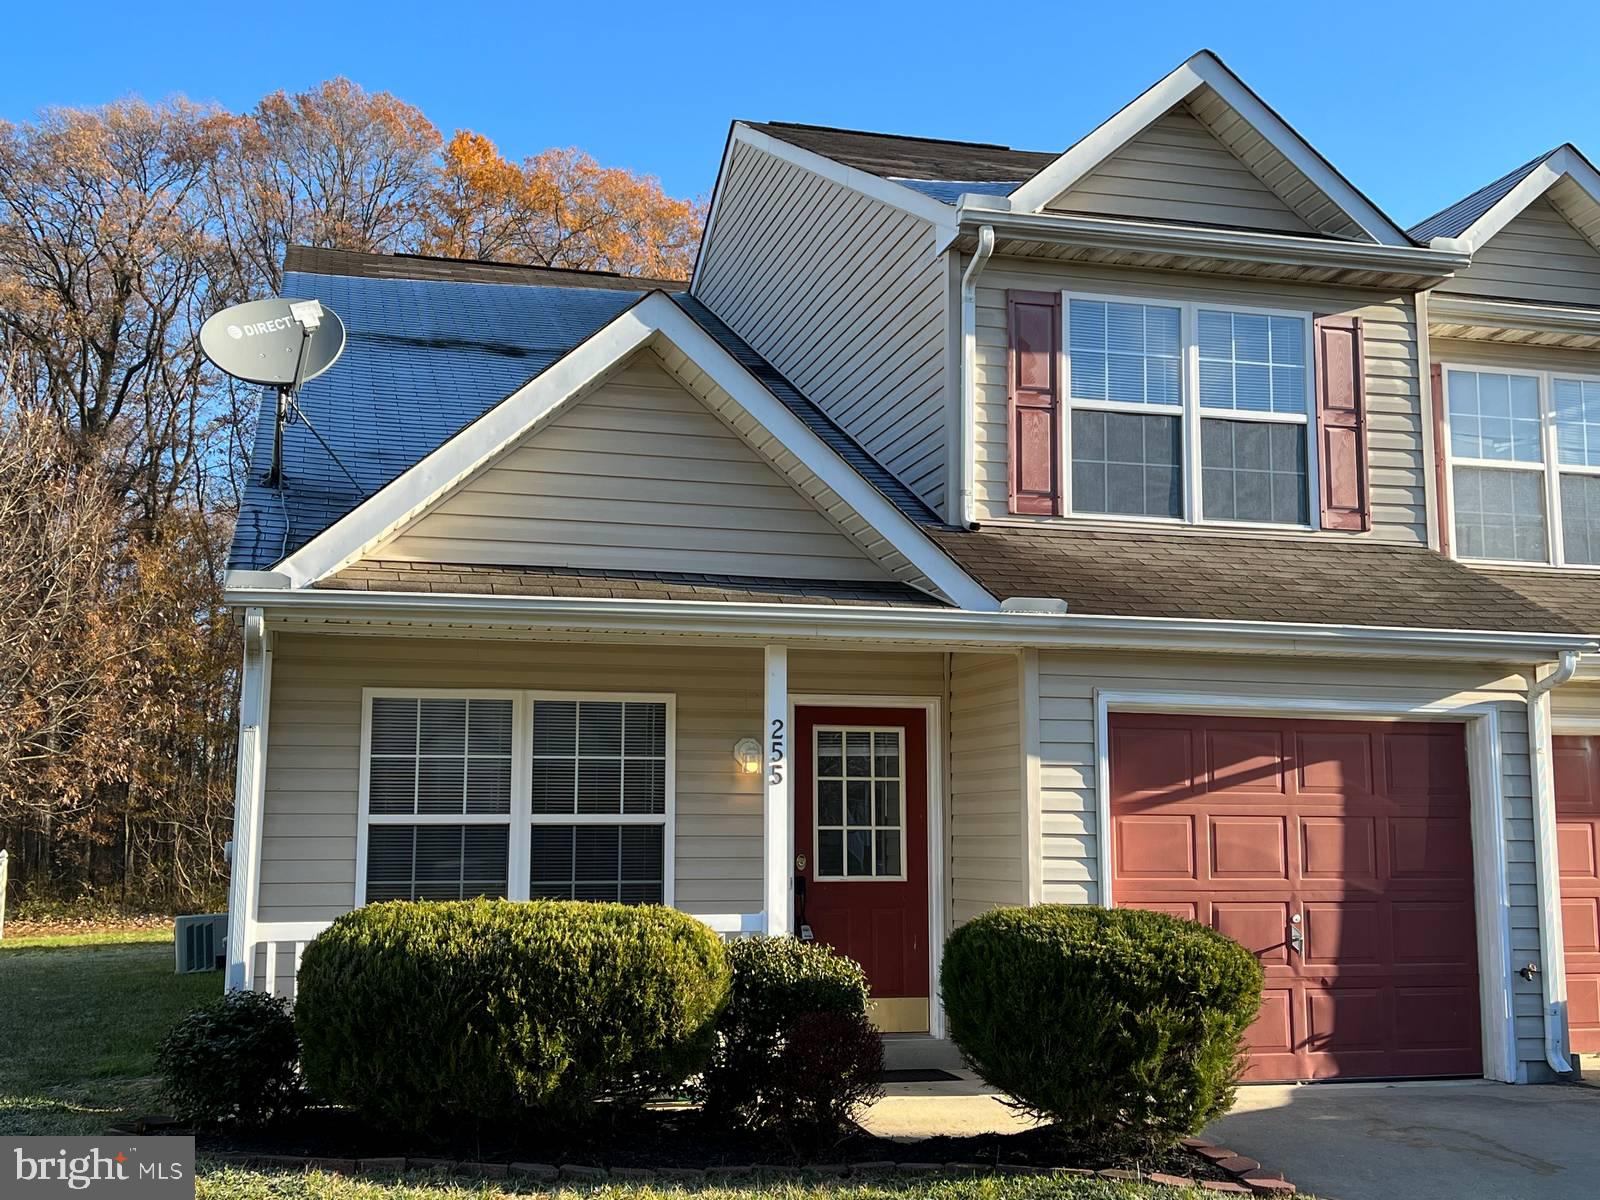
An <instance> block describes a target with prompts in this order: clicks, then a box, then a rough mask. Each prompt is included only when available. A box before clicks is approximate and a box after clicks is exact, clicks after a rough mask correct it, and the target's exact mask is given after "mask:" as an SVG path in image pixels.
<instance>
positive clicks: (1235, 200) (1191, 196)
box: [1045, 104, 1316, 233]
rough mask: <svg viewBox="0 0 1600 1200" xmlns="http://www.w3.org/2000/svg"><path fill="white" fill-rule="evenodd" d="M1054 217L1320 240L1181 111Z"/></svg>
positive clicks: (1070, 195) (1109, 163)
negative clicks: (1262, 231) (1264, 232)
mask: <svg viewBox="0 0 1600 1200" xmlns="http://www.w3.org/2000/svg"><path fill="white" fill-rule="evenodd" d="M1045 207H1046V208H1047V209H1048V210H1049V211H1051V212H1060V213H1075V214H1086V215H1089V216H1099V217H1130V218H1134V219H1137V220H1153V221H1179V222H1183V223H1185V224H1190V225H1223V226H1229V227H1232V228H1237V229H1265V230H1271V231H1272V232H1274V233H1315V232H1316V231H1315V230H1314V229H1312V227H1311V226H1310V225H1308V224H1306V222H1305V221H1304V220H1303V219H1301V217H1300V216H1299V215H1298V214H1297V213H1296V212H1295V211H1294V210H1293V209H1291V208H1290V207H1289V206H1288V205H1287V204H1285V203H1284V202H1283V201H1282V200H1281V199H1279V198H1278V196H1277V194H1276V193H1275V192H1273V190H1272V189H1271V188H1269V187H1268V186H1267V185H1266V184H1265V183H1263V182H1262V181H1261V180H1260V179H1258V178H1256V176H1255V174H1254V173H1253V172H1252V171H1251V170H1250V168H1249V167H1247V166H1245V165H1244V163H1242V162H1241V161H1240V160H1239V159H1238V158H1237V157H1236V156H1235V155H1234V154H1233V152H1232V151H1231V150H1229V149H1228V148H1227V147H1226V146H1224V145H1223V144H1222V143H1221V142H1219V141H1218V140H1217V138H1216V136H1215V135H1214V134H1213V133H1212V132H1211V131H1210V130H1209V129H1207V128H1206V127H1205V126H1204V125H1202V124H1201V123H1200V121H1199V120H1198V119H1197V118H1196V117H1195V115H1194V113H1193V112H1191V111H1190V109H1189V107H1188V105H1187V104H1179V105H1177V106H1175V107H1174V108H1172V109H1171V110H1170V111H1168V112H1167V113H1165V114H1164V115H1163V116H1161V117H1158V118H1157V119H1156V120H1155V121H1153V122H1151V123H1150V125H1149V126H1148V127H1147V128H1146V129H1145V130H1144V132H1142V133H1141V134H1139V135H1138V136H1137V137H1135V138H1134V139H1133V140H1132V141H1130V142H1128V143H1127V144H1126V145H1124V146H1123V147H1122V149H1120V150H1118V151H1117V152H1116V153H1115V154H1113V155H1112V156H1111V157H1110V158H1108V159H1106V161H1105V162H1103V163H1101V164H1100V165H1099V166H1098V167H1096V168H1095V169H1094V170H1093V171H1091V172H1090V173H1089V175H1088V176H1087V177H1086V178H1085V179H1083V180H1081V181H1080V182H1079V183H1077V184H1075V185H1074V186H1073V187H1072V188H1071V189H1069V190H1068V191H1067V192H1066V193H1064V194H1063V195H1061V196H1058V197H1056V199H1054V200H1052V201H1051V202H1050V203H1049V204H1047V205H1046V206H1045Z"/></svg>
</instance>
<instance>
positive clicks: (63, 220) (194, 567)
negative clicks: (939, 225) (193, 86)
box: [0, 79, 702, 906]
mask: <svg viewBox="0 0 1600 1200" xmlns="http://www.w3.org/2000/svg"><path fill="white" fill-rule="evenodd" d="M701 215H702V214H701V209H700V206H699V205H698V204H696V203H690V202H686V201H681V200H675V199H673V198H671V197H668V196H666V195H665V194H664V193H663V192H662V190H661V187H660V185H659V183H657V182H656V181H655V180H653V179H650V178H646V177H640V176H637V175H634V174H633V173H631V172H628V171H624V170H620V169H617V168H607V167H602V166H600V165H599V164H597V163H595V162H594V160H593V159H591V158H589V157H588V156H587V155H583V154H581V153H579V152H578V151H575V150H558V151H547V152H546V153H545V154H542V155H538V156H535V157H534V158H531V159H528V160H526V161H525V162H523V163H521V164H515V163H511V162H508V161H506V160H505V159H503V158H502V157H501V156H500V155H499V154H498V152H497V151H496V150H495V148H494V146H493V144H492V143H490V142H489V141H488V140H487V139H484V138H481V137H478V136H477V135H473V134H468V133H463V134H458V135H457V137H456V138H455V139H453V140H452V141H451V143H450V144H449V146H443V145H442V143H441V138H440V135H439V133H438V131H437V130H436V129H435V128H434V127H433V126H432V125H431V124H430V123H429V122H428V121H427V119H426V118H425V117H424V116H423V114H422V113H421V112H420V111H419V110H418V109H416V108H415V107H413V106H411V105H408V104H405V103H404V102H402V101H400V100H398V99H397V98H395V97H394V96H392V95H389V94H387V93H381V92H380V93H368V92H365V91H363V90H362V89H361V88H360V87H358V86H357V85H355V84H353V83H351V82H349V81H348V80H343V79H336V80H332V81H330V82H328V83H325V84H322V85H319V86H318V87H315V88H312V89H310V90H308V91H305V92H301V93H298V94H294V95H287V94H284V93H274V94H273V95H271V96H268V97H266V98H265V99H263V100H262V101H261V102H260V103H259V104H258V105H257V106H256V107H255V108H253V109H252V110H251V111H250V112H248V113H244V114H237V115H236V114H229V113H225V112H222V111H220V110H217V109H214V108H208V107H204V106H199V105H194V104H190V103H188V102H186V101H184V100H181V99H179V100H170V101H166V102H163V103H157V104H151V103H146V102H143V101H140V100H133V99H130V100H124V101H119V102H117V103H115V104H111V105H107V106H105V107H102V108H96V109H84V110H75V109H55V110H48V111H46V112H44V113H43V114H42V115H41V116H40V117H39V118H38V119H37V120H36V121H33V122H23V123H6V122H0V589H4V590H3V594H0V712H4V713H5V718H6V719H5V720H4V721H3V722H0V846H6V847H8V848H10V849H11V850H12V851H13V853H14V857H13V860H12V861H13V863H14V865H15V866H16V867H17V870H16V871H14V872H13V881H14V884H13V886H17V885H18V884H20V883H24V882H25V883H26V885H27V886H28V887H29V888H30V889H33V890H36V891H38V892H40V893H43V894H56V895H69V896H70V895H77V894H83V893H87V892H102V893H103V892H104V891H105V890H106V889H108V888H111V889H114V895H115V896H116V897H117V898H119V899H120V900H122V901H124V902H126V903H143V904H151V905H161V906H174V905H193V904H205V903H214V902H215V897H216V895H217V893H218V891H219V889H220V887H221V885H222V884H223V882H224V881H225V879H226V867H225V864H223V862H222V860H221V848H222V845H223V842H224V841H225V840H226V838H227V836H228V827H229V823H230V821H231V810H232V795H231V793H232V766H233V747H234V704H235V690H236V686H237V681H236V674H237V670H236V668H237V663H238V660H239V647H238V637H237V632H236V629H235V627H234V625H233V624H232V622H231V620H230V619H229V618H228V616H227V614H226V613H225V612H224V610H223V607H222V602H221V599H222V590H221V580H222V574H223V567H224V558H225V556H226V551H227V544H228V538H229V533H230V530H231V525H232V520H233V513H234V512H235V510H236V508H237V504H238V499H239V495H240V491H241V489H242V486H243V479H244V477H245V461H244V455H245V450H246V448H247V447H248V446H249V445H250V442H251V434H252V424H253V421H254V416H255V410H256V404H257V399H258V397H257V395H256V394H255V392H254V390H253V389H250V388H246V387H241V386H238V385H235V384H233V383H232V382H231V381H228V380H225V379H222V378H220V377H219V376H217V374H216V373H215V372H214V371H213V370H211V369H210V368H209V367H208V366H207V364H206V363H205V361H204V359H203V356H202V355H201V354H200V353H199V348H198V331H199V326H200V324H201V322H202V320H203V319H204V317H205V316H207V315H209V314H210V313H212V312H215V311H217V310H218V309H220V308H222V307H225V306H226V305H228V304H231V303H235V302H238V301H240V300H245V299H252V298H256V297H260V296H264V295H268V294H272V293H274V292H276V291H278V290H279V289H280V287H281V283H282V278H281V264H282V261H283V254H284V250H285V248H286V247H287V246H288V245H290V244H293V243H309V244H311V245H315V246H326V247H337V248H344V249H354V250H400V251H422V252H426V253H442V254H453V255H460V256H465V257H473V258H498V259H508V260H511V261H517V262H527V263H537V264H547V265H555V266H571V267H590V268H599V269H608V270H616V271H622V272H627V273H635V274H644V275H653V276H668V277H674V276H677V277H681V276H684V275H686V274H687V272H688V267H689V263H690V254H691V253H692V250H693V245H694V242H695V240H696V239H697V238H698V235H699V227H700V219H701Z"/></svg>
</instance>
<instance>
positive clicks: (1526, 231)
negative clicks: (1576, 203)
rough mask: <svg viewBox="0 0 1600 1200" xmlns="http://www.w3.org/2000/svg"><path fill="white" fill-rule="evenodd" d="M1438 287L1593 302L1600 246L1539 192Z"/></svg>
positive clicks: (1599, 291)
mask: <svg viewBox="0 0 1600 1200" xmlns="http://www.w3.org/2000/svg"><path fill="white" fill-rule="evenodd" d="M1439 291H1440V292H1449V293H1455V294H1458V295H1467V296H1490V297H1495V298H1497V299H1502V300H1533V301H1538V302H1540V303H1545V304H1562V305H1574V306H1582V307H1587V308H1592V307H1594V306H1595V305H1597V304H1600V250H1596V249H1595V247H1594V244H1593V243H1592V242H1590V241H1589V239H1588V238H1586V237H1584V236H1583V234H1581V233H1579V232H1578V231H1577V230H1576V229H1575V228H1573V226H1572V223H1571V222H1570V221H1568V220H1567V218H1566V217H1564V216H1563V215H1562V214H1561V213H1560V211H1559V210H1557V208H1556V207H1555V205H1553V204H1551V203H1550V201H1549V199H1548V198H1546V197H1544V196H1541V197H1539V199H1537V200H1535V201H1534V202H1533V203H1532V204H1530V205H1528V207H1527V208H1525V209H1523V210H1522V212H1520V213H1519V214H1517V216H1516V217H1514V218H1513V219H1512V220H1511V221H1510V222H1509V223H1508V224H1507V225H1506V227H1505V228H1504V229H1502V230H1501V231H1500V232H1499V233H1497V234H1495V235H1494V237H1492V238H1490V239H1489V241H1488V242H1487V243H1485V244H1484V245H1483V246H1481V247H1479V249H1478V251H1477V253H1475V254H1474V255H1473V256H1472V265H1471V266H1470V267H1468V268H1467V269H1466V270H1465V271H1461V272H1459V273H1458V274H1457V275H1456V276H1455V277H1454V278H1453V279H1447V280H1445V281H1444V283H1442V284H1440V285H1439Z"/></svg>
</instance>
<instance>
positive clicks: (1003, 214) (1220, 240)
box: [961, 197, 1471, 279]
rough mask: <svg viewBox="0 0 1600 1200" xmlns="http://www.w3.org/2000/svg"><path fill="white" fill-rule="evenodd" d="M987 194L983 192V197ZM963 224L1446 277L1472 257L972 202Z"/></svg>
mask: <svg viewBox="0 0 1600 1200" xmlns="http://www.w3.org/2000/svg"><path fill="white" fill-rule="evenodd" d="M984 199H989V197H984ZM961 220H962V223H963V225H964V226H966V227H968V228H969V230H970V227H972V226H983V225H992V226H994V230H995V232H996V233H997V234H1004V235H1010V236H1013V237H1018V238H1022V239H1025V240H1028V241H1036V242H1047V243H1048V242H1059V243H1062V244H1066V245H1074V246H1093V247H1096V248H1099V249H1105V250H1128V251H1133V252H1138V253H1146V254H1186V255H1192V256H1195V257H1204V258H1229V259H1242V260H1246V261H1251V262H1260V263H1272V264H1282V265H1287V266H1306V267H1340V268H1344V269H1346V270H1352V271H1382V272H1393V273H1401V274H1408V275H1417V276H1424V277H1428V278H1437V279H1446V278H1448V277H1450V276H1451V275H1453V274H1454V273H1455V272H1457V271H1462V270H1465V269H1466V267H1467V265H1468V263H1469V262H1470V261H1471V260H1470V259H1469V257H1468V255H1467V254H1466V253H1465V252H1464V251H1448V250H1439V249H1434V248H1431V247H1430V248H1424V247H1421V246H1410V245H1406V246H1385V245H1376V244H1373V243H1370V242H1342V241H1339V240H1337V239H1335V238H1310V237H1295V236H1293V235H1290V234H1281V233H1258V232H1255V231H1253V230H1243V229H1207V228H1203V227H1200V226H1184V225H1162V224H1157V223H1155V222H1147V221H1124V220H1118V219H1116V218H1109V217H1079V216H1067V215H1065V214H1056V213H1023V212H1012V211H1008V210H1005V209H1001V208H989V207H987V206H985V205H984V204H982V203H974V204H972V205H969V206H968V207H966V208H963V209H962V210H961Z"/></svg>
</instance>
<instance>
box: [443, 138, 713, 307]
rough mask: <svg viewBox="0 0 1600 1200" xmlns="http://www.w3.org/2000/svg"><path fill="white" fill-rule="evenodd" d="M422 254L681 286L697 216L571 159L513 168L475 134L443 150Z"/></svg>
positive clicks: (560, 155) (647, 183)
mask: <svg viewBox="0 0 1600 1200" xmlns="http://www.w3.org/2000/svg"><path fill="white" fill-rule="evenodd" d="M443 158H444V162H443V167H442V169H441V171H440V173H439V182H438V185H437V186H436V187H435V189H434V192H433V203H432V205H431V206H430V209H429V212H428V216H427V218H426V220H425V222H424V227H423V234H422V241H421V243H420V244H421V248H422V249H423V250H424V251H425V252H427V253H432V254H443V255H448V256H451V257H457V258H478V259H499V260H504V261H510V262H520V263H529V264H533V265H536V266H546V267H571V268H577V269H581V270H605V271H617V272H620V273H622V274H624V275H645V276H650V277H652V278H657V279H687V278H688V276H689V270H690V268H691V267H692V266H693V261H694V250H695V247H696V246H697V245H698V244H699V241H700V230H701V226H702V224H703V222H704V217H705V213H704V211H703V207H702V206H701V205H700V204H698V203H696V202H692V201H688V200H677V199H674V198H672V197H671V196H668V195H667V194H666V193H665V192H664V191H663V190H662V188H661V183H660V181H659V180H657V179H655V178H653V177H651V176H647V175H638V174H635V173H634V172H632V171H627V170H623V169H622V168H619V167H603V166H601V165H600V164H599V163H597V162H596V161H595V160H594V159H593V158H592V157H591V156H590V155H588V154H585V153H583V152H582V151H580V150H575V149H566V150H546V151H544V152H543V153H542V154H537V155H534V156H533V157H531V158H529V159H526V160H525V161H524V162H523V163H522V164H521V165H520V166H519V165H517V164H515V163H511V162H509V161H508V160H506V159H505V158H503V157H501V155H500V154H499V152H498V151H497V150H496V149H495V147H494V144H493V143H492V142H490V141H489V139H487V138H485V137H483V136H482V135H481V134H476V133H472V132H470V131H467V130H462V131H459V132H457V133H456V135H455V136H454V137H453V138H451V139H450V142H449V144H448V145H446V146H445V148H444V155H443Z"/></svg>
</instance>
